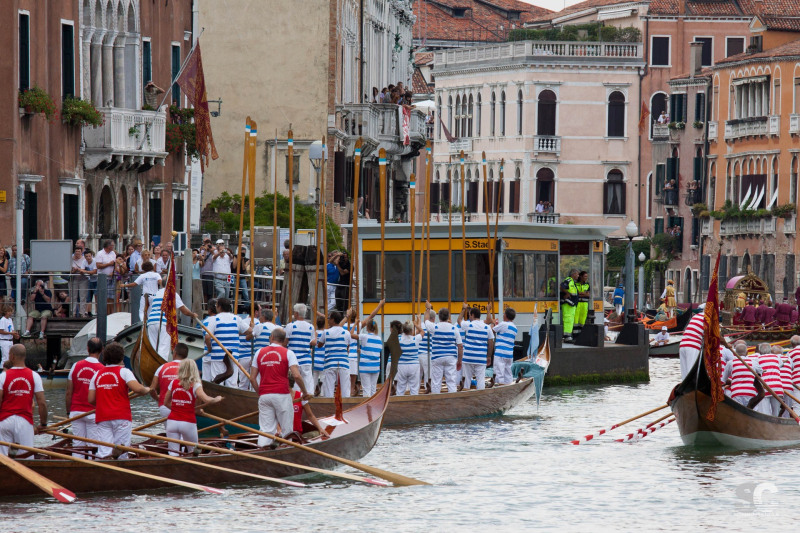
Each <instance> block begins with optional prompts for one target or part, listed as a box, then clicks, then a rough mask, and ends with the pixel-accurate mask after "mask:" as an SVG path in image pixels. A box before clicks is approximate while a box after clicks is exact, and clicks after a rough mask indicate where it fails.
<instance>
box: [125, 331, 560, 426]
mask: <svg viewBox="0 0 800 533" xmlns="http://www.w3.org/2000/svg"><path fill="white" fill-rule="evenodd" d="M544 351H546V352H547V353H546V358H547V360H549V359H550V348H549V344H547V343H545V347H544V348H543V350H542V351H541V352H540V353H539V356H542V352H544ZM134 360H135V361H137V363H138V365H139V370H138V371H139V374H140V375H141V377H142V379H143V380H144V381H145V383H149V382H150V380H152V379H153V374H154V373H155V371H156V369H158V367H159V366H160V365H161V364H163V363H164V360H163V359H162V358H161V357H160V356H159V355H158V353H156V351H155V350H153V347H152V346H151V345H150V343H149V342H148V339H147V335H145V336H144V339H143V342H142V349H141V353H140V354H139V355H138V357H135V358H134ZM203 390H205V391H206V393H207V394H209V395H211V396H217V395H220V396H224V397H225V401H224V402H220V403H218V404H214V405H211V406H208V407H207V408H206V409H205V410H206V411H207V412H208V413H209V414H212V415H216V416H220V417H222V418H228V419H230V418H234V417H237V416H241V415H243V414H247V413H252V412H254V411H258V394H256V393H254V392H249V391H243V390H239V389H234V388H230V387H224V386H222V385H217V384H215V383H211V382H208V381H204V382H203ZM535 392H536V391H535V387H534V386H533V379H532V378H528V379H522V380H520V381H519V382H517V383H512V384H511V385H503V386H495V387H491V388H487V389H484V390H482V391H479V390H469V391H467V390H465V391H461V392H449V393H446V394H419V395H417V396H410V395H409V396H393V397H392V401H391V403H390V404H389V407H388V409H387V411H386V415H385V417H384V421H383V423H384V425H386V426H398V425H406V424H425V423H431V422H444V421H449V420H462V419H467V418H478V417H486V416H496V415H502V414H503V413H505V412H506V411H508V410H509V409H511V408H513V407H515V406H517V405H519V404H521V403H523V402H526V401H527V400H528V399H529V398H530V397H531V396H533V394H534V393H535ZM378 394H380V392H378ZM362 401H364V398H359V397H353V398H342V404H343V405H344V407H345V408H348V407H353V406H355V405H358V404H359V403H360V402H362ZM309 403H310V404H311V408H312V409H313V410H314V414H315V415H316V416H329V415H332V414H333V413H334V411H335V406H334V402H333V398H312V399H311V401H310V402H309ZM244 422H245V423H249V424H254V423H256V422H257V417H252V418H251V419H246V420H245V421H244Z"/></svg>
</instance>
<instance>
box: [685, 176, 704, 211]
mask: <svg viewBox="0 0 800 533" xmlns="http://www.w3.org/2000/svg"><path fill="white" fill-rule="evenodd" d="M702 201H703V191H701V190H700V182H699V181H695V180H692V181H690V182H689V188H688V189H687V190H686V193H685V194H684V197H683V203H684V204H686V205H688V206H689V207H691V206H693V205H694V204H698V203H700V202H702Z"/></svg>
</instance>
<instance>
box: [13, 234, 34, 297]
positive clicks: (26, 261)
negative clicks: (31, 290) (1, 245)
mask: <svg viewBox="0 0 800 533" xmlns="http://www.w3.org/2000/svg"><path fill="white" fill-rule="evenodd" d="M30 273H31V258H30V256H29V255H28V254H26V253H24V251H23V254H22V294H25V293H27V292H28V274H30ZM8 275H9V277H10V278H11V299H12V300H14V299H15V298H16V291H17V280H16V277H17V245H16V244H14V245H12V246H11V259H10V261H9V265H8Z"/></svg>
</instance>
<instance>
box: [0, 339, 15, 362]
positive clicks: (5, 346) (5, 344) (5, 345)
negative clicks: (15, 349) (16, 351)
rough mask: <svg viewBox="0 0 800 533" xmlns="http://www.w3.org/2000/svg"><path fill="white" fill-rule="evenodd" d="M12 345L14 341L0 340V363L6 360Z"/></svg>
mask: <svg viewBox="0 0 800 533" xmlns="http://www.w3.org/2000/svg"><path fill="white" fill-rule="evenodd" d="M13 345H14V341H0V353H2V361H0V364H2V363H5V362H6V361H8V352H9V351H10V350H11V347H12V346H13Z"/></svg>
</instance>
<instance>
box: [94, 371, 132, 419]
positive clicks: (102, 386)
mask: <svg viewBox="0 0 800 533" xmlns="http://www.w3.org/2000/svg"><path fill="white" fill-rule="evenodd" d="M123 370H125V367H122V366H107V367H103V370H100V371H99V372H98V373H97V375H96V376H95V378H94V388H95V390H96V397H95V404H96V405H97V413H96V414H95V420H96V421H97V422H106V421H107V420H131V401H130V399H128V384H127V383H126V382H125V380H124V379H123V378H122V376H120V372H122V371H123Z"/></svg>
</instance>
